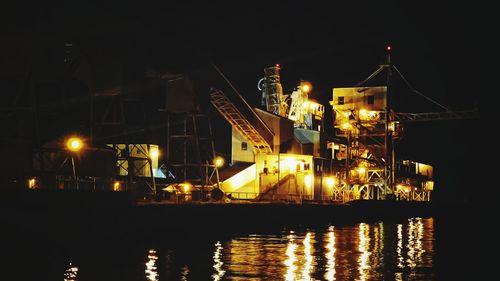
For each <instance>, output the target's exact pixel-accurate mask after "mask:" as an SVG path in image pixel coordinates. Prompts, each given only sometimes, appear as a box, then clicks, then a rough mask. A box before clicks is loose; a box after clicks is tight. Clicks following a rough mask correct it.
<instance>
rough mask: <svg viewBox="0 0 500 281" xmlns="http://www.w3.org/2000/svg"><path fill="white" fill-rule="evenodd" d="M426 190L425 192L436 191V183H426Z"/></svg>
mask: <svg viewBox="0 0 500 281" xmlns="http://www.w3.org/2000/svg"><path fill="white" fill-rule="evenodd" d="M424 190H425V191H433V190H434V182H433V181H426V182H425V183H424Z"/></svg>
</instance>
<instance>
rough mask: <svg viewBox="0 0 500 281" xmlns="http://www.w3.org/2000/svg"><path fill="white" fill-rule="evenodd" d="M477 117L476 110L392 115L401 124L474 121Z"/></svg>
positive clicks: (397, 113) (398, 113) (396, 113)
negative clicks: (459, 120) (458, 120)
mask: <svg viewBox="0 0 500 281" xmlns="http://www.w3.org/2000/svg"><path fill="white" fill-rule="evenodd" d="M478 116H479V112H478V111H477V110H462V111H444V112H426V113H406V112H395V113H394V118H395V121H398V122H401V123H409V122H425V121H440V120H457V119H474V118H477V117H478Z"/></svg>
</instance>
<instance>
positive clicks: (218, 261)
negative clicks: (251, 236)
mask: <svg viewBox="0 0 500 281" xmlns="http://www.w3.org/2000/svg"><path fill="white" fill-rule="evenodd" d="M223 249H224V248H223V247H222V244H221V243H220V241H217V243H215V252H214V265H213V268H214V270H215V273H214V274H212V278H213V280H214V281H218V280H221V279H222V276H224V274H225V273H226V271H224V270H223V269H222V266H223V265H224V262H223V261H222V250H223Z"/></svg>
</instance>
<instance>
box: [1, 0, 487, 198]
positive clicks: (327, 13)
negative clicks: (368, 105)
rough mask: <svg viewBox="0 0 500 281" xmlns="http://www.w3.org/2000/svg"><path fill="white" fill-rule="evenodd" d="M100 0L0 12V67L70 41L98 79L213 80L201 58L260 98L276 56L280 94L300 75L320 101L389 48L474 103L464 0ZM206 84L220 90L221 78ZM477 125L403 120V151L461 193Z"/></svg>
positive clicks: (15, 67) (473, 46) (429, 82)
mask: <svg viewBox="0 0 500 281" xmlns="http://www.w3.org/2000/svg"><path fill="white" fill-rule="evenodd" d="M102 2H104V1H102ZM106 2H107V3H100V1H98V2H93V1H81V0H79V1H60V2H59V3H54V2H47V1H38V2H36V3H31V4H29V3H14V4H11V5H12V7H7V8H2V12H1V15H2V16H1V17H0V18H1V19H0V21H1V22H0V24H1V28H0V30H1V31H2V32H1V33H0V35H1V37H0V38H1V39H2V46H1V47H0V59H1V60H2V65H3V66H2V68H1V69H0V74H2V75H6V73H7V74H9V73H19V72H23V71H25V70H26V69H30V67H29V66H28V65H30V62H34V61H38V63H39V64H40V65H44V66H46V65H51V62H52V61H58V60H56V59H55V58H57V57H58V56H59V53H58V52H57V51H54V50H57V49H58V48H60V46H63V45H64V43H67V42H71V43H72V44H74V46H76V47H78V48H79V50H81V51H82V53H85V54H86V55H88V56H92V57H96V58H101V59H102V60H98V59H94V60H93V61H92V62H91V63H90V64H93V65H91V66H90V67H91V68H92V69H94V70H95V72H96V73H97V76H99V77H100V80H99V81H95V83H96V84H99V85H100V86H101V87H108V86H110V85H113V83H117V81H123V80H127V79H134V78H136V77H138V76H141V75H142V74H143V73H144V71H146V70H156V71H182V72H187V73H193V74H196V75H197V76H196V77H198V79H201V80H203V79H204V78H205V80H207V81H202V84H203V85H209V84H210V83H212V82H211V81H210V79H211V78H212V77H214V76H217V75H216V73H215V72H214V71H213V69H211V68H210V66H209V63H210V62H213V63H215V64H217V65H218V66H219V67H220V68H221V69H222V70H223V71H224V73H225V74H226V76H227V77H228V78H229V79H230V80H231V82H232V83H233V84H234V85H235V87H236V88H237V89H238V90H239V91H240V92H241V93H242V95H243V96H244V97H245V98H247V99H248V100H249V101H250V102H252V103H253V104H254V105H257V104H256V102H257V101H258V98H259V93H258V91H257V89H256V84H257V81H258V80H259V79H260V78H261V77H262V76H263V69H264V68H265V67H267V66H271V65H274V64H276V63H280V64H281V65H282V71H281V75H282V77H281V78H282V83H283V86H284V90H285V92H286V93H290V92H291V90H292V88H293V87H294V86H296V83H298V81H299V80H300V79H305V80H309V81H311V83H313V85H314V91H313V93H312V96H313V98H316V99H318V100H320V101H323V102H324V103H326V102H327V101H329V100H330V99H331V91H332V88H333V87H348V86H353V85H354V84H355V83H357V82H360V81H362V80H363V79H364V78H366V77H367V76H368V75H369V74H370V73H371V72H373V71H374V70H375V69H376V68H377V67H378V65H379V64H380V63H383V62H384V59H385V53H384V49H385V46H386V45H387V44H390V45H392V47H393V61H394V63H395V64H396V65H397V67H398V68H399V69H400V70H401V72H403V74H404V75H405V76H406V78H407V79H408V80H409V81H410V82H411V83H412V85H413V86H414V87H415V88H417V89H418V90H419V91H421V92H423V93H425V94H426V95H428V96H429V97H431V98H433V99H435V100H437V101H439V102H440V103H441V104H443V105H446V106H449V107H450V108H454V109H468V108H472V107H474V106H476V105H478V106H479V107H480V106H481V102H482V100H481V97H480V95H479V94H477V87H478V85H479V84H480V83H481V79H480V75H481V74H480V73H481V72H480V71H478V70H479V69H481V66H480V62H481V61H483V60H486V59H487V57H486V56H485V53H484V49H483V48H482V46H483V43H486V42H484V40H483V38H482V35H481V32H479V31H478V30H482V31H489V30H490V27H489V25H490V24H492V23H491V20H490V18H489V17H487V16H483V14H484V12H486V11H487V10H488V9H487V8H486V7H480V6H471V5H470V3H462V2H463V1H445V2H442V1H423V2H422V1H411V2H408V1H405V2H404V6H403V5H402V4H400V2H401V1H366V3H365V2H358V1H300V2H297V3H292V1H280V2H277V1H266V2H257V1H242V2H240V1H232V2H230V3H231V4H227V3H222V2H219V1H203V2H202V1H200V2H202V4H199V3H193V2H189V1H179V2H178V3H176V2H171V1H120V2H118V1H112V2H108V1H106ZM347 2H348V3H347ZM433 2H439V3H433ZM27 42H31V43H32V45H31V46H33V49H29V48H28V47H26V46H27V44H28V45H29V44H31V43H27ZM33 64H36V63H33ZM110 65H119V68H120V71H121V72H120V73H118V74H117V73H116V72H115V71H113V70H114V68H113V67H110ZM52 67H53V68H55V69H56V68H57V66H54V65H52ZM49 68H50V67H49ZM32 69H33V70H32V71H34V72H36V71H38V73H42V74H44V73H47V68H42V69H38V70H37V69H36V67H35V66H33V68H32ZM120 79H121V80H120ZM213 81H215V80H213ZM382 82H383V80H381V83H382ZM213 83H214V84H218V85H213V86H216V87H224V86H226V87H227V85H223V82H221V80H220V77H219V81H217V82H213ZM221 83H222V84H221ZM99 85H97V86H99ZM203 90H204V89H203V88H202V89H201V91H203ZM205 90H208V89H205ZM394 95H395V96H397V97H398V98H399V100H400V101H401V102H400V104H398V106H399V108H396V110H399V111H413V112H419V111H423V112H428V111H438V110H439V108H437V107H435V106H434V105H432V104H430V103H428V102H426V101H425V100H423V99H421V98H419V97H417V96H415V95H414V94H412V93H410V91H408V89H407V88H405V87H404V85H403V83H401V81H399V82H398V81H395V91H394ZM221 120H223V119H218V120H217V122H219V121H221ZM475 122H478V120H476V121H447V122H427V123H424V124H419V125H413V126H408V128H407V137H406V138H405V139H404V140H403V141H402V142H401V148H402V152H401V153H402V154H404V155H405V156H408V157H411V158H413V159H416V160H420V161H422V162H430V163H432V164H435V165H436V173H438V181H441V183H442V186H443V188H446V189H457V190H459V191H460V192H456V194H457V196H461V195H460V193H461V192H462V191H464V190H465V186H469V185H473V184H474V180H473V177H472V174H474V173H475V172H477V170H478V168H473V169H470V167H471V165H473V164H472V163H474V162H476V161H478V160H479V158H478V157H479V156H477V155H475V154H474V153H473V151H474V150H475V149H474V148H475V147H476V146H477V145H478V142H479V141H478V140H475V139H473V138H470V137H469V135H468V134H467V133H466V132H467V131H468V130H470V127H471V126H474V125H475V124H476V123H475Z"/></svg>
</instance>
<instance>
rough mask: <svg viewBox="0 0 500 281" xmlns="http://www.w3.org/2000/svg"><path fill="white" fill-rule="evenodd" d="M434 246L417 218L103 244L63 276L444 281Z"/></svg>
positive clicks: (426, 223) (428, 228)
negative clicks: (438, 272) (436, 266)
mask: <svg viewBox="0 0 500 281" xmlns="http://www.w3.org/2000/svg"><path fill="white" fill-rule="evenodd" d="M200 235H201V234H200ZM195 237H196V236H195ZM165 239H166V240H168V238H165ZM434 244H435V243H434V221H433V219H432V218H410V219H408V220H405V221H400V222H390V223H389V222H382V221H381V222H374V223H358V224H353V225H344V226H335V225H330V226H324V227H320V228H317V229H302V230H299V229H285V230H282V231H279V232H276V233H252V234H248V235H242V236H238V237H232V238H225V239H220V240H219V239H208V240H207V239H196V238H194V239H191V238H190V239H188V240H184V241H170V242H168V241H166V243H152V244H147V243H146V244H141V245H139V246H138V245H135V246H134V247H133V249H126V248H127V247H128V246H127V245H123V247H125V249H123V248H120V247H118V248H112V249H106V247H103V248H100V249H99V251H96V252H94V253H93V255H94V256H92V253H86V256H85V257H83V256H82V255H81V254H77V253H75V255H74V256H72V253H71V250H70V251H68V255H67V258H65V259H66V260H64V262H66V263H67V266H66V271H65V272H62V273H61V276H63V275H64V280H80V281H81V280H436V277H435V273H434V270H433V264H434V256H435V245H434ZM129 248H130V247H129Z"/></svg>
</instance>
